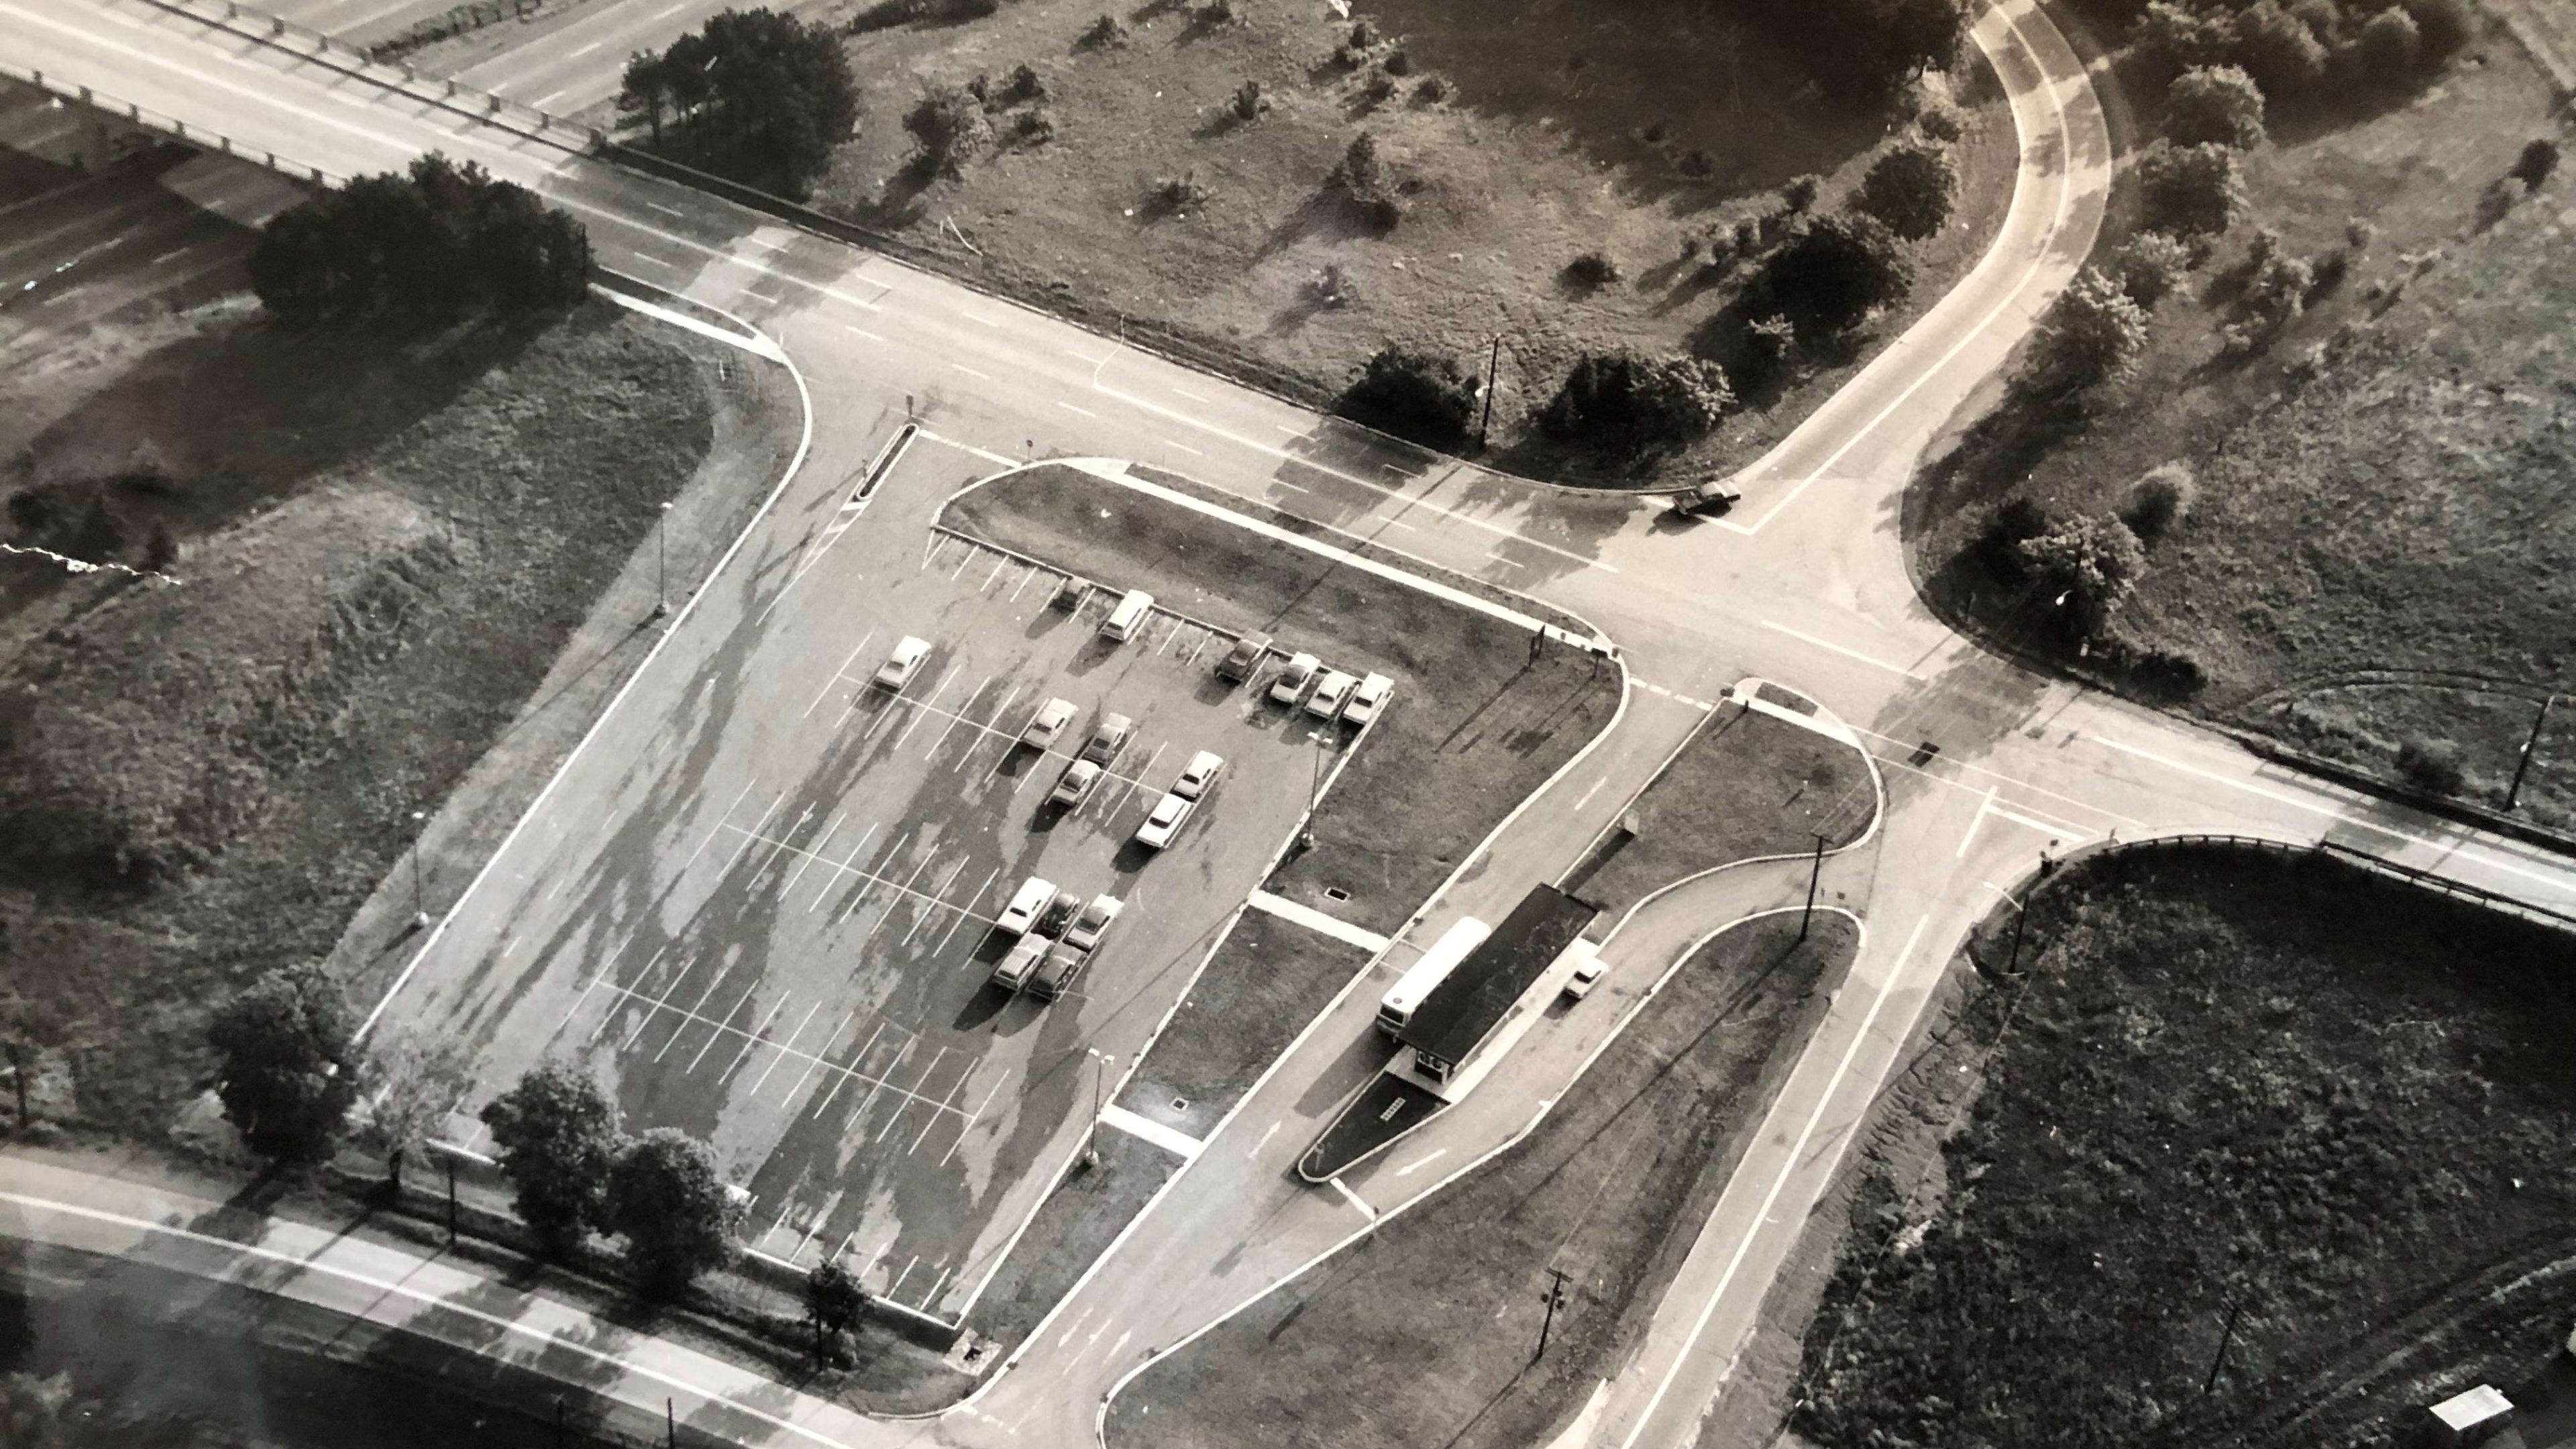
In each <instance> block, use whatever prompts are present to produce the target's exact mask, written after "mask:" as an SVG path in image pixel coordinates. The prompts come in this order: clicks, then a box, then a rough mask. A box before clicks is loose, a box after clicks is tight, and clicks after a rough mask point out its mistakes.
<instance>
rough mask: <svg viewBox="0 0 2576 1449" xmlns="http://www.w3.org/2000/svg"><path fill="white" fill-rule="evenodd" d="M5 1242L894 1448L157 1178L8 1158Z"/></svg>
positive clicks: (482, 1286) (789, 1429)
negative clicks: (132, 1264) (186, 1279)
mask: <svg viewBox="0 0 2576 1449" xmlns="http://www.w3.org/2000/svg"><path fill="white" fill-rule="evenodd" d="M0 1238H9V1239H14V1240H17V1241H20V1242H24V1243H29V1244H34V1245H39V1246H51V1247H56V1248H66V1249H74V1250H77V1251H80V1252H84V1253H92V1254H99V1255H102V1256H111V1257H117V1258H123V1259H128V1260H132V1261H137V1262H143V1263H149V1264H153V1265H155V1266H158V1267H162V1268H167V1269H171V1270H173V1271H177V1272H184V1273H191V1274H195V1275H197V1276H199V1277H203V1278H208V1279H212V1280H215V1281H219V1282H224V1283H230V1284H234V1285H236V1286H239V1287H243V1288H249V1289H252V1290H255V1291H257V1292H261V1293H268V1294H274V1295H276V1296H278V1297H281V1298H288V1299H293V1300H295V1301H297V1302H300V1303H308V1304H312V1305H314V1306H316V1307H319V1308H324V1309H328V1310H330V1311H332V1312H336V1313H342V1314H346V1315H348V1316H350V1317H352V1318H357V1319H361V1320H364V1321H366V1322H368V1323H374V1324H380V1325H383V1326H386V1327H391V1328H396V1329H400V1330H402V1331H404V1332H407V1333H413V1334H417V1335H419V1336H421V1337H423V1338H428V1339H432V1340H435V1341H437V1342H439V1343H442V1344H446V1345H450V1346H452V1347H455V1348H458V1349H462V1350H464V1351H466V1352H469V1353H477V1354H482V1355H484V1356H486V1357H489V1358H494V1359H498V1360H501V1361H503V1362H506V1363H509V1364H511V1365H513V1366H515V1367H519V1368H523V1369H527V1370H530V1371H533V1372H536V1373H540V1374H543V1375H545V1376H546V1377H548V1378H551V1379H555V1380H557V1381H559V1382H562V1383H566V1384H571V1385H576V1386H578V1387H580V1388H582V1389H584V1390H587V1391H588V1392H590V1393H593V1394H596V1395H598V1396H600V1397H601V1398H604V1399H607V1400H610V1401H612V1402H614V1403H616V1404H618V1405H621V1406H623V1407H625V1408H627V1409H629V1410H631V1411H633V1412H634V1413H635V1414H637V1415H640V1416H642V1417H645V1418H650V1419H660V1418H661V1417H662V1416H663V1413H664V1408H665V1404H666V1402H667V1403H668V1405H669V1407H670V1408H671V1410H672V1411H674V1412H675V1413H676V1414H677V1415H678V1418H679V1421H680V1423H682V1424H684V1425H686V1426H688V1427H689V1428H690V1429H692V1430H694V1431H696V1432H698V1433H700V1434H705V1435H713V1436H716V1437H719V1438H721V1439H725V1440H728V1441H731V1442H734V1443H738V1444H743V1445H752V1446H767V1445H782V1446H783V1445H796V1446H807V1445H857V1444H885V1443H889V1442H892V1441H894V1440H896V1439H898V1438H902V1437H908V1431H914V1430H915V1426H911V1425H899V1424H887V1423H878V1422H875V1421H872V1420H869V1419H867V1418H865V1417H864V1416H862V1415H860V1414H858V1413H856V1412H854V1411H852V1410H849V1409H846V1408H843V1407H841V1406H840V1405H838V1404H834V1403H830V1402H827V1401H825V1400H822V1399H817V1398H814V1397H812V1396H811V1395H808V1394H802V1393H799V1392H797V1391H796V1390H794V1389H792V1388H789V1387H787V1386H786V1385H784V1384H780V1383H778V1382H776V1381H774V1380H772V1379H769V1378H767V1377H764V1376H763V1375H761V1374H759V1373H757V1372H755V1371H753V1370H750V1369H746V1368H742V1367H739V1366H737V1365H734V1364H730V1363H726V1362H724V1361H723V1360H721V1359H716V1358H711V1357H709V1356H708V1355H706V1354H703V1353H700V1352H698V1351H696V1350H694V1349H691V1348H687V1347H684V1346H682V1345H679V1344H675V1343H672V1342H669V1341H668V1340H665V1339H660V1338H654V1337H650V1336H648V1335H644V1334H639V1333H636V1332H635V1331H633V1330H631V1329H626V1328H621V1327H619V1326H617V1325H616V1324H613V1323H609V1322H606V1321H604V1320H602V1319H599V1318H596V1317H593V1316H592V1315H590V1314H589V1313H586V1312H584V1311H582V1310H581V1309H578V1308H575V1307H572V1306H570V1305H568V1304H565V1303H562V1302H558V1301H556V1300H554V1299H550V1298H546V1297H543V1296H540V1295H538V1294H535V1293H529V1292H525V1291H523V1290H520V1289H517V1288H513V1287H511V1286H509V1285H508V1284H506V1283H503V1282H501V1281H499V1280H498V1279H496V1278H494V1277H492V1276H490V1275H489V1274H487V1273H486V1272H484V1271H483V1270H482V1269H481V1268H479V1267H477V1266H476V1265H474V1264H471V1263H466V1262H462V1261H459V1260H457V1259H452V1258H448V1257H445V1256H430V1255H423V1254H421V1253H418V1252H416V1251H413V1250H411V1249H408V1248H403V1247H398V1246H394V1245H391V1244H387V1243H381V1242H373V1241H369V1240H367V1239H364V1238H359V1237H355V1236H352V1235H350V1234H347V1233H343V1232H335V1231H333V1230H331V1229H328V1228H322V1227H316V1226H313V1225H311V1224H308V1223H299V1222H292V1221H288V1220H285V1219H282V1218H273V1217H260V1216H256V1215H253V1214H250V1213H248V1212H245V1211H243V1210H241V1209H238V1208H231V1207H227V1206H225V1205H224V1204H223V1203H221V1202H217V1201H214V1200H212V1199H209V1198H204V1197H197V1196H192V1195H190V1194H188V1193H185V1192H182V1191H179V1190H177V1189H174V1188H172V1187H169V1186H165V1185H163V1184H160V1183H155V1182H148V1181H141V1180H137V1179H134V1178H125V1177H107V1176H103V1175H101V1174H98V1173H93V1172H85V1171H82V1170H80V1169H78V1168H74V1167H68V1166H63V1165H60V1164H57V1163H52V1162H46V1161H42V1160H39V1159H36V1158H33V1157H29V1156H25V1155H21V1154H15V1153H11V1154H0Z"/></svg>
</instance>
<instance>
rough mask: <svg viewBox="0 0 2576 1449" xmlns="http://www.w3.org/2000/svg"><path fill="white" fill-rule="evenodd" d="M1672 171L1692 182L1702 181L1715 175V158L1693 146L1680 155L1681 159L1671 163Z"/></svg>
mask: <svg viewBox="0 0 2576 1449" xmlns="http://www.w3.org/2000/svg"><path fill="white" fill-rule="evenodd" d="M1673 169H1674V170H1676V171H1679V172H1680V173H1681V174H1683V175H1684V176H1687V177H1689V178H1690V179H1692V180H1693V181H1704V180H1706V179H1708V178H1709V177H1711V176H1714V175H1716V174H1717V158H1716V157H1714V156H1711V155H1710V154H1708V152H1707V151H1706V150H1704V149H1702V148H1700V147H1698V146H1693V147H1692V148H1690V149H1689V150H1687V151H1684V152H1683V153H1682V154H1681V159H1679V160H1677V161H1675V162H1674V163H1673Z"/></svg>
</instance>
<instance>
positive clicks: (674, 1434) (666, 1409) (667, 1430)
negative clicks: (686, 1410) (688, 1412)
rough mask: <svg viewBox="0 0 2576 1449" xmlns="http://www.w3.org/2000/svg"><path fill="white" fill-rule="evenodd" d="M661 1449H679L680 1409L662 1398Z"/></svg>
mask: <svg viewBox="0 0 2576 1449" xmlns="http://www.w3.org/2000/svg"><path fill="white" fill-rule="evenodd" d="M662 1449H680V1411H679V1410H678V1409H675V1408H673V1407H671V1401H670V1400H669V1399H668V1398H665V1399H663V1400H662Z"/></svg>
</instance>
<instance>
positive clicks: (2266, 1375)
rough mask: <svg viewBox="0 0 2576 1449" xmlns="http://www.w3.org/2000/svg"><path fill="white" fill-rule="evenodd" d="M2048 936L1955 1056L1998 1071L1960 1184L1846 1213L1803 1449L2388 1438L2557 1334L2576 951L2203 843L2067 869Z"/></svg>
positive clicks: (2571, 1183) (2507, 1369)
mask: <svg viewBox="0 0 2576 1449" xmlns="http://www.w3.org/2000/svg"><path fill="white" fill-rule="evenodd" d="M2032 910H2033V912H2034V916H2033V919H2032V921H2031V923H2030V946H2031V948H2033V949H2031V950H2030V952H2029V954H2028V955H2026V957H2025V960H2026V962H2028V963H2029V964H2030V966H2031V969H2030V972H2029V974H2028V976H2027V978H2026V981H2027V984H2026V986H2018V985H2014V984H2009V983H1999V984H1992V985H1989V986H1988V987H1987V988H1986V989H1985V990H1984V992H1983V994H1982V996H1981V998H1980V1000H1979V1001H1978V1002H1977V1003H1976V1005H1975V1006H1974V1007H1973V1008H1972V1009H1971V1011H1970V1012H1969V1019H1968V1020H1967V1021H1966V1023H1965V1026H1964V1030H1962V1031H1961V1032H1960V1033H1958V1036H1957V1042H1956V1047H1957V1050H1958V1052H1959V1055H1958V1057H1957V1061H1956V1064H1955V1069H1956V1070H1958V1071H1960V1072H1963V1073H1964V1072H1966V1071H1968V1070H1969V1069H1970V1068H1971V1067H1973V1066H1974V1065H1976V1064H1977V1063H1979V1062H1980V1061H1982V1062H1983V1064H1984V1072H1983V1076H1982V1086H1981V1088H1980V1090H1979V1091H1978V1093H1977V1095H1976V1097H1975V1099H1974V1104H1973V1107H1972V1108H1971V1109H1970V1110H1969V1111H1968V1113H1967V1115H1966V1117H1965V1118H1964V1122H1963V1125H1962V1127H1961V1129H1960V1130H1959V1132H1958V1134H1957V1135H1956V1136H1955V1137H1953V1138H1952V1139H1951V1140H1950V1141H1949V1143H1948V1144H1947V1147H1946V1152H1945V1159H1946V1161H1945V1163H1944V1165H1943V1166H1944V1168H1946V1171H1944V1170H1943V1168H1936V1169H1935V1174H1934V1181H1933V1185H1932V1191H1931V1192H1930V1193H1929V1194H1927V1195H1926V1196H1925V1197H1923V1198H1916V1199H1911V1200H1910V1202H1911V1205H1909V1206H1900V1207H1896V1208H1892V1209H1890V1210H1887V1211H1883V1212H1882V1211H1879V1210H1877V1209H1876V1208H1865V1209H1864V1210H1861V1211H1856V1212H1855V1213H1854V1221H1855V1223H1856V1225H1857V1226H1856V1229H1855V1232H1854V1234H1853V1237H1852V1240H1851V1241H1850V1242H1849V1243H1848V1244H1847V1245H1846V1250H1845V1253H1844V1257H1843V1260H1842V1264H1841V1266H1840V1268H1839V1269H1838V1270H1837V1273H1836V1276H1835V1278H1834V1280H1833V1284H1832V1286H1831V1288H1830V1289H1829V1290H1828V1292H1827V1295H1826V1302H1825V1306H1824V1308H1823V1310H1822V1311H1821V1312H1820V1313H1819V1315H1818V1317H1817V1319H1816V1321H1815V1323H1814V1324H1813V1325H1812V1326H1811V1327H1810V1329H1809V1331H1808V1337H1807V1357H1808V1372H1807V1383H1806V1392H1807V1394H1808V1395H1809V1396H1810V1402H1809V1406H1808V1408H1807V1409H1806V1410H1805V1411H1804V1412H1803V1413H1801V1414H1800V1415H1799V1416H1798V1417H1797V1419H1796V1421H1795V1425H1794V1427H1795V1428H1796V1431H1797V1433H1798V1434H1799V1435H1800V1436H1801V1437H1802V1438H1803V1439H1804V1440H1805V1441H1807V1442H1809V1443H1812V1444H1815V1445H1818V1446H1825V1449H1851V1446H1860V1445H1864V1444H1876V1443H1886V1442H1893V1441H1895V1440H1898V1439H1902V1440H1905V1441H1908V1442H1915V1443H1969V1442H1986V1443H1998V1444H2004V1443H2023V1444H2050V1445H2062V1446H2069V1449H2082V1446H2088V1445H2104V1446H2109V1445H2119V1446H2123V1449H2138V1446H2167V1445H2170V1446H2175V1449H2180V1446H2185V1445H2191V1446H2198V1445H2207V1444H2222V1443H2240V1442H2263V1443H2268V1444H2277V1445H2285V1446H2289V1445H2310V1444H2313V1445H2319V1446H2324V1445H2338V1446H2340V1445H2360V1444H2382V1443H2393V1442H2396V1441H2395V1439H2394V1438H2393V1435H2394V1432H2395V1430H2396V1429H2397V1428H2398V1427H2399V1425H2398V1422H2397V1419H2396V1417H2395V1416H2396V1415H2397V1414H2398V1412H2399V1411H2401V1410H2403V1409H2404V1408H2405V1407H2407V1406H2408V1405H2409V1404H2411V1403H2416V1402H2421V1401H2423V1399H2424V1398H2426V1397H2429V1396H2430V1394H2431V1391H2432V1390H2433V1389H2434V1387H2435V1386H2436V1385H2439V1384H2450V1385H2453V1386H2459V1385H2462V1384H2465V1383H2468V1382H2475V1381H2476V1379H2477V1378H2478V1377H2479V1376H2480V1375H2481V1374H2488V1375H2492V1376H2493V1377H2494V1381H2496V1382H2498V1383H2506V1384H2510V1383H2514V1382H2517V1381H2518V1380H2519V1378H2520V1377H2521V1376H2522V1375H2523V1374H2524V1373H2526V1372H2528V1370H2529V1369H2530V1368H2531V1367H2533V1366H2534V1365H2535V1364H2536V1363H2537V1362H2538V1361H2539V1360H2540V1359H2541V1358H2543V1357H2545V1356H2546V1355H2547V1353H2548V1352H2549V1351H2550V1350H2551V1348H2552V1346H2553V1345H2554V1344H2555V1343H2556V1342H2558V1341H2561V1340H2563V1338H2564V1336H2565V1334H2566V1331H2567V1324H2566V1320H2565V1317H2564V1315H2565V1304H2566V1297H2565V1293H2566V1285H2567V1283H2568V1281H2569V1280H2570V1276H2571V1274H2576V1233H2571V1231H2570V1228H2569V1224H2570V1222H2571V1221H2576V1215H2572V1214H2571V1210H2576V1171H2571V1169H2576V1078H2571V1077H2570V1075H2569V1073H2568V1072H2567V1069H2566V1067H2567V1063H2568V1062H2569V1061H2570V1060H2576V985H2571V982H2576V943H2571V942H2570V941H2569V939H2568V938H2567V937H2565V936H2563V935H2557V934H2553V933H2550V932H2547V931H2543V930H2541V929H2539V928H2537V927H2532V926H2527V925H2525V924H2523V923H2521V922H2519V921H2515V920H2512V919H2510V918H2505V917H2500V916H2495V915H2492V914H2489V913H2486V912H2482V911H2479V910H2477V909H2475V908H2472V907H2468V906H2465V905H2460V904H2457V903H2453V902H2450V901H2447V900H2443V899H2441V898H2438V897H2433V896H2429V895H2427V894H2425V893H2423V892H2420V891H2417V890H2414V889H2413V888H2411V887H2407V886H2403V885H2399V884H2396V883H2394V882H2390V881H2387V880H2385V879H2382V878H2380V877H2377V876H2374V875H2368V874H2365V873H2362V872H2359V871H2357V870H2354V869H2352V868H2350V867H2347V866H2344V865H2341V864H2339V863H2336V862H2333V861H2330V860H2325V859H2321V858H2316V857H2308V856H2298V857H2291V856H2286V855H2282V854H2276V853H2260V854H2255V853H2239V852H2230V851H2223V850H2216V849H2209V848H2191V849H2159V850H2154V851H2147V852H2141V851H2130V852H2124V853H2121V854H2118V855H2113V856H2110V857H2107V858H2104V859H2101V860H2098V861H2095V862H2091V863H2088V864H2085V865H2081V866H2078V867H2076V868H2073V869H2070V870H2067V871H2063V872H2060V874H2059V876H2058V877H2057V879H2056V881H2055V882H2054V883H2053V884H2052V885H2051V886H2050V887H2048V888H2047V889H2045V890H2043V891H2042V892H2041V893H2040V895H2039V896H2038V897H2037V898H2036V899H2035V900H2034V901H2033V902H2032ZM2007 1021H2009V1023H2010V1026H2009V1030H2000V1029H2001V1028H2002V1027H2003V1026H2004V1023H2005V1022H2007ZM1999 1030H2000V1042H2001V1045H2000V1046H1999V1047H1998V1048H1997V1049H1996V1050H1995V1052H1994V1055H1993V1056H1992V1057H1991V1058H1984V1057H1982V1055H1981V1054H1982V1052H1983V1050H1984V1048H1985V1046H1986V1045H1987V1044H1989V1043H1993V1042H1995V1041H1997V1040H1998V1036H1999ZM1928 1070H1930V1071H1932V1072H1934V1073H1936V1074H1939V1075H1943V1076H1946V1075H1947V1074H1948V1073H1949V1072H1950V1071H1952V1070H1953V1067H1952V1066H1951V1065H1945V1064H1943V1063H1939V1062H1936V1063H1934V1064H1932V1065H1931V1066H1930V1067H1929V1068H1928ZM1875 1201H1876V1203H1878V1204H1880V1205H1881V1206H1884V1205H1886V1204H1888V1203H1890V1202H1891V1201H1893V1200H1892V1199H1890V1198H1888V1197H1886V1196H1883V1195H1882V1196H1879V1197H1877V1198H1876V1199H1875ZM1927 1203H1928V1205H1929V1215H1928V1218H1927V1217H1926V1216H1925V1212H1926V1207H1925V1205H1926V1204H1927ZM2231 1310H2241V1316H2240V1317H2239V1318H2238V1320H2237V1323H2236V1328H2235V1334H2234V1337H2233V1340H2232V1342H2231V1343H2230V1345H2229V1348H2228V1352H2227V1358H2226V1362H2225V1365H2224V1366H2223V1368H2222V1370H2221V1373H2220V1376H2219V1389H2218V1392H2216V1393H2215V1394H2212V1395H2210V1396H2208V1397H2206V1398H2204V1397H2202V1395H2201V1389H2202V1386H2203V1384H2204V1383H2205V1381H2206V1380H2207V1378H2208V1375H2209V1373H2210V1370H2211V1367H2212V1364H2213V1363H2214V1362H2215V1361H2216V1359H2217V1353H2218V1346H2219V1342H2220V1338H2221V1336H2222V1334H2223V1333H2224V1331H2225V1328H2226V1324H2227V1320H2228V1318H2229V1316H2230V1314H2231ZM1828 1344H1830V1345H1831V1348H1830V1350H1828V1348H1827V1345H1828Z"/></svg>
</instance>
